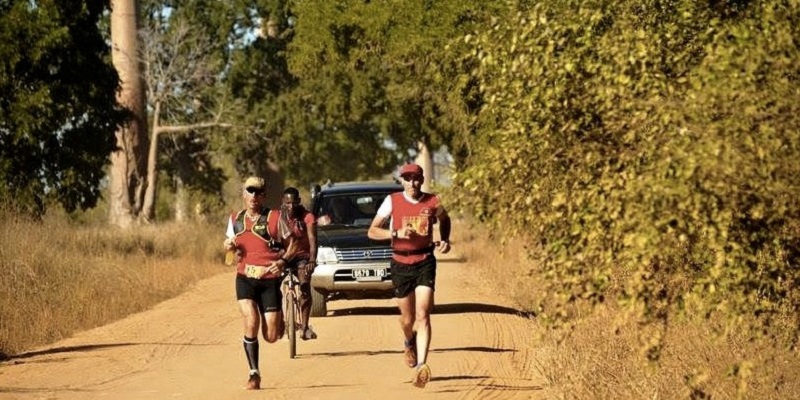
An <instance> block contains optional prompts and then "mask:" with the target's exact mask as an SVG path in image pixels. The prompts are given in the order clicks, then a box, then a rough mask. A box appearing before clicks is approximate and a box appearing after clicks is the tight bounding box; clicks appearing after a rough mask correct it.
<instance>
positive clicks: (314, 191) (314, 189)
mask: <svg viewBox="0 0 800 400" xmlns="http://www.w3.org/2000/svg"><path fill="white" fill-rule="evenodd" d="M321 190H322V187H320V186H319V185H318V184H316V183H315V184H313V185H311V198H312V199H313V198H316V197H317V195H319V192H320V191H321Z"/></svg>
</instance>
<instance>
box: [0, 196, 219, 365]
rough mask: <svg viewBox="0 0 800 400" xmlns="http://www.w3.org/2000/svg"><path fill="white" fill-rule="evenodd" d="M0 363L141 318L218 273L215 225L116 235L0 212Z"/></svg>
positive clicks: (117, 231) (155, 228)
mask: <svg viewBox="0 0 800 400" xmlns="http://www.w3.org/2000/svg"><path fill="white" fill-rule="evenodd" d="M0 219H2V221H3V223H2V227H1V228H0V359H2V358H4V356H5V357H7V356H11V355H13V354H19V353H20V352H24V351H26V350H29V349H32V348H34V347H37V346H40V345H44V344H47V343H51V342H54V341H57V340H59V339H62V338H65V337H69V336H71V335H72V334H74V333H75V332H77V331H81V330H85V329H89V328H93V327H96V326H100V325H103V324H106V323H108V322H111V321H114V320H116V319H119V318H122V317H125V316H127V315H130V314H132V313H136V312H139V311H143V310H146V309H148V308H150V307H152V306H154V305H155V304H157V303H159V302H161V301H163V300H166V299H168V298H171V297H174V296H176V295H178V294H180V293H182V292H184V291H186V290H187V287H189V286H191V285H192V284H193V283H195V282H197V281H199V280H201V279H203V278H206V277H209V276H211V275H214V274H217V273H221V272H224V271H226V270H225V269H224V268H222V251H221V250H220V249H221V239H220V238H221V237H222V234H221V230H222V228H221V227H220V226H221V225H220V226H217V225H213V224H210V225H209V224H188V225H187V224H183V225H178V224H157V225H151V226H141V227H137V228H135V229H130V230H122V229H118V228H114V227H110V226H106V225H92V224H76V223H74V222H70V221H69V220H68V219H67V218H66V217H64V216H59V215H55V216H52V215H48V216H46V217H45V219H44V220H43V221H31V220H27V219H25V218H21V217H18V216H15V215H13V214H11V213H7V212H0Z"/></svg>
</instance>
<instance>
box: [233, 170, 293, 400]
mask: <svg viewBox="0 0 800 400" xmlns="http://www.w3.org/2000/svg"><path fill="white" fill-rule="evenodd" d="M265 194H266V182H265V181H264V179H263V178H259V177H250V178H247V179H246V180H245V182H244V184H243V185H242V201H243V203H244V207H245V208H244V209H243V210H241V211H239V212H236V213H232V214H231V215H230V217H229V218H228V229H227V231H226V237H227V238H226V239H225V242H224V243H223V246H224V247H225V250H228V251H235V252H236V254H237V257H236V258H237V262H236V299H237V301H238V304H239V310H240V311H241V314H242V318H243V322H244V339H243V341H244V352H245V355H246V356H247V362H248V365H249V367H250V374H249V377H248V380H247V385H246V387H245V388H246V389H249V390H257V389H260V388H261V372H260V371H259V366H258V354H259V348H258V347H259V346H258V330H259V327H260V328H261V330H262V334H263V336H264V340H266V341H267V343H275V342H276V341H277V340H278V339H280V337H281V336H282V335H283V316H282V315H281V307H280V305H281V292H280V277H281V273H282V271H283V268H285V267H286V265H288V263H289V261H291V259H292V257H293V256H294V252H295V248H296V246H295V242H294V239H293V237H292V235H291V232H290V231H286V230H285V229H281V227H280V225H281V224H279V223H278V222H279V219H280V210H270V209H268V208H267V207H266V206H265V200H266V196H265Z"/></svg>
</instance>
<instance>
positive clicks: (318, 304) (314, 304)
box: [311, 287, 328, 317]
mask: <svg viewBox="0 0 800 400" xmlns="http://www.w3.org/2000/svg"><path fill="white" fill-rule="evenodd" d="M327 300H328V296H327V295H325V294H324V293H322V292H320V291H319V290H317V289H316V288H314V287H312V288H311V316H312V317H324V316H326V315H327V314H328V305H327V304H326V302H327Z"/></svg>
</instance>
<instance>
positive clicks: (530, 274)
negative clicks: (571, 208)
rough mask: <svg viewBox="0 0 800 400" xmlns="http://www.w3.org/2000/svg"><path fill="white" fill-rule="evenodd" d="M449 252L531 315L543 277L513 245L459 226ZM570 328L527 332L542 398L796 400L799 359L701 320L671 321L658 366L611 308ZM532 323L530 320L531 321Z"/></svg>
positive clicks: (583, 314)
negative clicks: (474, 267) (722, 334)
mask: <svg viewBox="0 0 800 400" xmlns="http://www.w3.org/2000/svg"><path fill="white" fill-rule="evenodd" d="M453 232H454V245H456V246H457V248H458V249H459V251H461V252H462V253H463V254H464V257H465V258H466V259H467V260H468V261H470V262H471V263H474V264H478V265H481V269H480V273H481V274H482V275H483V277H482V278H483V279H489V280H494V281H495V282H494V283H495V284H499V283H500V282H502V285H503V287H505V288H507V293H508V294H509V297H510V298H511V299H512V300H513V301H514V302H516V303H517V306H518V307H519V308H520V309H523V310H527V311H533V310H534V309H535V307H534V304H537V300H538V298H539V297H538V295H537V293H538V291H539V288H542V287H544V286H543V285H542V284H541V282H542V281H541V279H542V278H541V276H539V275H537V268H536V266H535V265H533V264H532V262H531V261H530V260H529V259H528V258H527V257H526V255H525V254H526V253H527V252H528V249H527V248H526V247H525V245H524V244H523V243H522V242H521V241H518V240H515V241H511V242H509V243H506V244H505V245H503V246H498V245H497V243H496V242H495V241H492V240H491V239H490V238H487V237H485V236H478V235H477V234H476V233H475V232H483V230H481V229H470V227H469V226H467V225H465V224H461V225H456V226H454V231H453ZM575 315H576V316H577V321H576V324H575V326H574V327H573V329H570V330H551V329H547V328H546V327H544V326H543V325H542V324H537V326H538V329H537V331H536V332H531V335H530V337H531V342H532V345H533V348H535V349H537V350H536V356H535V359H536V361H535V362H536V368H537V369H538V370H539V371H540V373H541V374H542V375H543V376H544V378H545V379H546V380H547V382H548V384H549V386H548V387H547V390H546V392H547V393H546V394H545V397H546V398H560V399H686V398H689V399H709V398H710V399H735V398H746V399H798V398H800V354H798V352H797V350H794V351H790V350H785V349H779V348H775V347H772V346H770V345H768V344H765V343H758V342H753V341H747V340H745V339H744V337H745V335H744V334H741V333H739V332H736V331H733V332H731V333H730V334H729V335H728V336H726V337H720V335H718V334H715V333H714V331H713V330H712V329H710V327H708V326H707V325H706V324H705V322H704V321H698V320H694V321H692V320H687V321H675V322H673V325H672V326H671V327H670V328H669V329H668V330H667V331H666V333H665V336H664V337H665V347H664V349H663V351H662V354H661V358H660V360H659V361H658V362H657V363H654V362H648V361H646V357H644V354H643V353H642V351H641V349H643V348H644V346H643V344H644V341H645V340H648V339H647V338H649V337H652V336H653V335H652V334H653V333H654V331H653V330H652V328H646V327H642V326H641V325H638V324H637V323H635V322H632V321H630V320H629V319H627V318H626V317H625V316H624V315H623V313H622V312H621V311H620V310H618V309H616V308H614V307H605V308H596V309H594V310H592V309H590V308H588V306H586V307H585V308H578V309H576V310H575ZM534 322H537V321H535V317H534Z"/></svg>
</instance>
